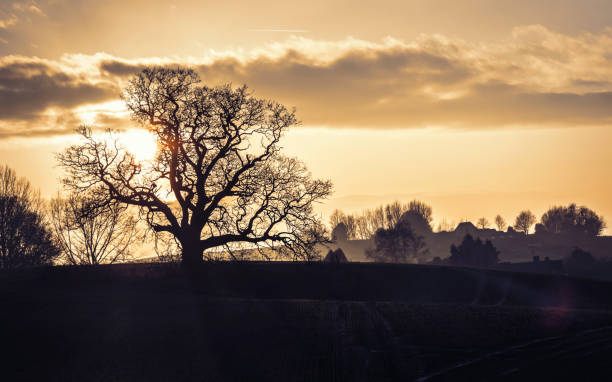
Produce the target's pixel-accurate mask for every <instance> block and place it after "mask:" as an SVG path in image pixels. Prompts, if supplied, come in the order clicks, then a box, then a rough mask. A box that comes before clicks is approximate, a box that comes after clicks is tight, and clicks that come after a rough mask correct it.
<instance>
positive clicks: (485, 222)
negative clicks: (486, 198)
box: [476, 217, 489, 229]
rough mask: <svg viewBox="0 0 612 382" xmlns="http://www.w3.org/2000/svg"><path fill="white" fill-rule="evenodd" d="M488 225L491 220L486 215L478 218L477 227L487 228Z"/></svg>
mask: <svg viewBox="0 0 612 382" xmlns="http://www.w3.org/2000/svg"><path fill="white" fill-rule="evenodd" d="M488 226H489V220H487V218H485V217H482V218H480V219H478V221H477V222H476V227H478V228H480V229H485V228H487V227H488Z"/></svg>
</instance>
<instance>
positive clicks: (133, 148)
mask: <svg viewBox="0 0 612 382" xmlns="http://www.w3.org/2000/svg"><path fill="white" fill-rule="evenodd" d="M119 140H120V141H121V143H122V144H123V145H124V146H125V148H126V149H127V150H128V151H129V152H130V153H131V154H132V155H134V157H135V158H136V160H137V161H139V162H146V161H151V160H153V159H154V158H155V153H156V151H157V141H156V140H155V137H154V136H153V135H152V134H151V133H149V132H148V131H145V130H136V129H132V130H127V131H125V132H122V133H121V135H120V138H119Z"/></svg>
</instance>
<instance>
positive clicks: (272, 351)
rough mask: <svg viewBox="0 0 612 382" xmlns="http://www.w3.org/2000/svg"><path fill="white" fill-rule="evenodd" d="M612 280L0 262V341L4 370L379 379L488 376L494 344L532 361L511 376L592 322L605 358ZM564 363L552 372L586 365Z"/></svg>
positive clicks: (375, 268)
mask: <svg viewBox="0 0 612 382" xmlns="http://www.w3.org/2000/svg"><path fill="white" fill-rule="evenodd" d="M610 292H612V283H606V282H599V281H592V280H584V279H572V278H567V277H562V276H550V275H534V274H520V273H508V272H499V271H484V270H475V269H463V268H447V267H431V266H429V267H428V266H418V265H390V264H335V265H331V264H320V263H317V264H305V263H215V264H207V265H205V266H203V267H202V268H200V269H197V270H195V271H190V272H186V271H184V270H183V269H181V268H180V267H178V266H176V265H174V264H138V265H129V264H128V265H116V266H103V267H96V268H50V269H35V270H24V271H19V272H13V273H1V274H0V296H1V298H2V301H3V310H2V313H1V314H0V322H1V323H2V325H3V328H5V330H3V331H2V334H1V338H0V341H2V342H1V343H2V344H3V346H4V347H5V349H8V351H5V352H4V353H5V358H4V362H3V365H4V366H3V369H2V370H1V374H2V375H3V376H4V378H3V380H33V379H44V380H50V381H53V380H58V381H59V380H63V381H66V380H72V381H88V380H96V381H103V380H130V381H140V380H142V381H152V380H159V381H162V380H190V381H191V380H194V381H195V380H217V381H234V380H236V381H237V380H249V381H253V380H279V381H281V380H282V381H380V380H411V379H417V378H424V377H428V378H431V379H433V380H436V379H439V378H442V379H444V378H447V377H448V378H451V380H452V379H453V378H452V376H453V375H461V374H460V373H465V372H466V370H468V371H467V372H469V373H472V374H471V375H476V374H478V373H480V374H479V375H484V377H483V378H484V379H491V376H492V375H493V374H491V373H492V372H495V373H497V371H491V370H490V369H489V368H487V367H486V365H487V364H488V363H487V362H483V361H482V360H483V359H487V357H491V354H496V353H499V352H502V353H500V354H506V353H508V354H510V355H511V356H512V357H514V358H513V359H515V361H513V362H512V363H510V364H511V365H513V366H512V367H508V366H507V364H508V362H509V361H508V360H507V359H506V364H503V363H502V361H503V360H501V359H500V357H499V356H498V357H497V358H496V359H497V361H496V362H498V364H502V365H506V366H504V367H505V368H504V369H503V370H501V369H500V370H498V371H499V372H500V373H501V372H502V371H504V372H505V371H508V370H511V369H512V368H514V365H516V360H517V359H518V360H519V361H521V362H522V363H521V365H522V366H521V367H519V368H518V369H517V371H516V372H513V373H514V374H513V373H510V374H509V375H510V377H511V376H512V375H515V376H520V375H521V372H523V373H525V372H527V371H529V372H530V373H534V372H535V373H536V374H537V372H546V373H549V372H551V370H548V369H542V365H546V364H541V363H539V362H536V360H535V359H534V356H533V354H534V352H537V351H538V350H537V349H548V348H554V347H555V346H557V345H558V342H559V341H565V342H563V343H570V344H572V345H571V346H573V347H571V349H570V350H572V349H582V347H581V346H583V345H584V344H585V343H586V344H587V345H589V344H592V343H594V342H593V338H592V337H593V335H590V334H589V333H590V332H589V330H593V329H597V330H599V332H598V333H599V334H598V336H597V338H598V341H599V342H596V345H589V346H588V350H589V351H590V352H591V353H593V354H594V356H593V357H591V358H589V360H591V359H594V360H595V361H594V362H596V363H595V364H589V365H586V364H585V362H587V361H588V362H590V361H589V360H584V361H583V363H582V364H580V365H582V367H580V368H579V370H582V371H581V373H582V374H581V375H584V373H585V370H584V367H587V368H591V369H592V370H595V369H597V368H598V367H599V366H604V365H605V364H603V363H602V364H601V365H600V364H598V363H597V362H599V361H597V360H598V359H599V358H598V357H597V355H600V356H602V357H603V355H602V354H604V355H606V356H609V355H610V354H608V353H609V352H610V350H609V348H608V347H607V346H603V347H602V346H601V345H602V344H603V345H610V344H612V342H610V341H609V340H607V339H608V338H612V334H611V333H609V330H608V329H607V327H608V325H612V306H611V305H612V303H611V302H610V301H609V298H607V296H609V295H610ZM589 336H590V337H589ZM602 338H603V340H602ZM570 339H573V340H571V341H570ZM533 341H536V342H533ZM542 341H544V342H542ZM546 341H548V342H546ZM555 341H557V342H555ZM572 341H573V342H572ZM602 341H604V342H603V343H602ZM606 341H607V342H606ZM534 349H535V350H534ZM576 351H579V350H575V352H576ZM530 352H531V353H530ZM602 352H603V353H602ZM606 352H607V353H606ZM517 353H518V354H519V355H518V356H517ZM570 353H571V352H570ZM521 354H529V356H526V355H521ZM555 354H556V353H555ZM517 357H518V358H517ZM521 357H523V358H521ZM502 358H503V357H502ZM602 359H604V358H602ZM556 360H557V358H554V359H553V361H556ZM483 364H484V365H485V366H483ZM461 365H467V366H461ZM568 365H571V364H567V365H565V366H564V364H562V365H561V366H556V367H555V369H554V371H556V372H561V373H562V376H566V377H570V376H576V374H572V370H567V367H569V366H568ZM573 365H574V366H576V364H573ZM466 367H467V368H468V369H466ZM534 367H535V371H534ZM564 367H565V369H564ZM457 373H459V374H457ZM483 373H484V374H483ZM507 377H508V376H507ZM508 378H509V377H508ZM455 380H456V379H455Z"/></svg>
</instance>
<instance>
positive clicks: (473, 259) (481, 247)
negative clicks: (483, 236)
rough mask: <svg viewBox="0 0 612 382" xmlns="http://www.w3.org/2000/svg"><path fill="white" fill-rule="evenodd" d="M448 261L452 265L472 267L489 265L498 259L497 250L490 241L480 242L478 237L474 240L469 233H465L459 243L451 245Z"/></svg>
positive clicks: (486, 266)
mask: <svg viewBox="0 0 612 382" xmlns="http://www.w3.org/2000/svg"><path fill="white" fill-rule="evenodd" d="M450 252H451V256H450V258H449V262H450V263H451V264H453V265H460V266H472V267H483V268H488V267H491V266H493V265H495V264H497V262H498V261H499V259H498V255H499V253H500V252H499V251H498V250H497V248H495V247H494V246H493V244H492V243H491V241H489V240H487V241H486V242H484V243H483V242H482V240H480V238H477V239H476V240H474V238H473V237H472V236H471V235H465V237H464V238H463V241H462V242H461V244H460V245H459V246H458V247H456V246H455V245H454V244H453V245H451V249H450Z"/></svg>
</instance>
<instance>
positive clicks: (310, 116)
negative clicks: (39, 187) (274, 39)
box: [0, 25, 612, 135]
mask: <svg viewBox="0 0 612 382" xmlns="http://www.w3.org/2000/svg"><path fill="white" fill-rule="evenodd" d="M610 52H612V29H606V30H604V31H602V32H601V33H600V34H589V33H585V34H581V35H577V36H569V35H564V34H559V33H555V32H553V31H550V30H548V29H546V28H544V27H542V26H537V25H536V26H528V27H521V28H516V29H515V30H514V32H513V34H512V38H511V39H509V40H507V41H503V42H498V43H488V44H482V43H469V42H466V41H462V40H457V39H448V38H445V37H443V36H421V37H419V38H418V39H416V40H415V41H410V42H405V41H401V40H398V39H393V38H388V39H385V40H384V41H381V42H370V41H363V40H358V39H353V38H349V39H346V40H342V41H317V40H311V39H306V38H301V37H291V38H290V39H288V40H287V41H286V42H285V43H282V44H281V43H274V44H270V45H268V46H266V47H263V48H261V49H257V50H254V51H250V52H247V53H244V52H232V51H228V52H210V53H209V54H208V55H206V56H204V57H200V58H186V59H177V58H168V57H150V58H143V59H123V58H120V57H114V56H110V55H107V54H96V55H66V56H64V57H62V58H61V59H59V60H56V61H48V60H47V61H45V60H40V59H36V58H29V57H8V58H6V57H5V58H3V59H1V60H0V101H1V102H2V105H0V113H1V114H2V116H1V118H0V119H1V120H3V121H5V122H6V121H8V120H13V121H38V122H36V123H40V121H41V118H42V119H43V120H44V119H45V118H46V117H45V116H47V117H48V116H49V115H52V116H53V118H55V116H57V115H60V114H65V113H68V112H71V111H72V112H74V115H75V116H76V118H78V117H79V116H82V115H88V116H90V118H89V119H90V120H91V121H92V123H100V124H102V125H105V126H123V125H124V124H125V123H127V122H126V121H127V115H126V114H125V111H121V112H119V111H118V109H117V107H116V106H113V108H110V109H104V107H102V108H101V109H99V110H98V109H95V108H93V109H91V108H90V109H89V111H87V112H83V111H82V110H84V109H82V106H83V105H95V104H102V103H108V101H110V100H116V99H117V98H118V94H119V92H120V88H121V87H122V86H123V85H124V84H125V81H126V80H127V79H128V78H129V77H130V76H131V75H133V74H135V73H138V72H139V71H140V70H142V68H144V67H145V66H148V65H161V66H168V67H172V66H179V65H182V66H190V67H193V68H195V69H196V70H197V71H198V72H199V73H200V74H201V76H202V79H203V82H204V83H206V84H208V85H217V84H222V83H227V82H231V83H233V84H235V85H240V84H243V83H246V84H248V85H249V87H250V88H251V89H252V90H253V91H254V92H255V94H256V95H257V96H260V97H266V98H272V99H275V100H278V101H280V102H282V103H284V104H286V105H288V106H296V107H297V110H298V117H299V118H300V119H301V120H302V121H303V124H304V125H310V126H327V127H332V128H333V127H360V128H371V129H381V128H382V129H385V128H386V129H389V128H418V127H422V126H446V127H460V128H499V127H508V126H511V127H564V126H584V125H600V126H602V125H605V126H608V125H611V124H612V81H611V80H610V79H611V78H612V54H610ZM79 108H81V109H79ZM96 113H97V114H99V117H91V116H92V115H96ZM65 120H66V121H68V120H69V119H65ZM50 123H54V122H53V121H52V122H50ZM71 123H73V122H71ZM1 125H2V123H1V121H0V126H1ZM65 128H66V127H65V126H58V127H57V131H59V132H63V131H64V130H65ZM45 131H50V132H52V131H53V128H51V127H50V128H49V130H45ZM7 134H8V133H7ZM0 135H1V134H0Z"/></svg>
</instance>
